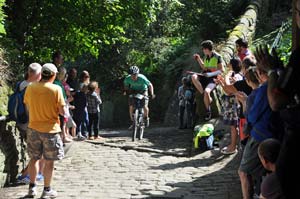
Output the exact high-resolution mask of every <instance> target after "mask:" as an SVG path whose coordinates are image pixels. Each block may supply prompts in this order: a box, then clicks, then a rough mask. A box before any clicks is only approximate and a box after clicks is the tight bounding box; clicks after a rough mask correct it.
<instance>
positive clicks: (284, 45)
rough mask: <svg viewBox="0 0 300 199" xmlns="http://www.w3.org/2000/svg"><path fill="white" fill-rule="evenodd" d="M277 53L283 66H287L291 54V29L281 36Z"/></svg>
mask: <svg viewBox="0 0 300 199" xmlns="http://www.w3.org/2000/svg"><path fill="white" fill-rule="evenodd" d="M277 52H278V55H279V57H280V59H281V60H282V61H283V63H284V65H287V64H288V61H289V59H290V56H291V54H292V28H290V29H289V30H288V31H287V32H285V34H284V35H283V37H282V40H281V44H280V47H279V48H278V49H277Z"/></svg>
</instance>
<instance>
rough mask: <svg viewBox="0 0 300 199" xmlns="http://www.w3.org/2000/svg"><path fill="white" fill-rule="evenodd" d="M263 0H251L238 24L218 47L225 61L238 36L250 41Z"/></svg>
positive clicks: (232, 51)
mask: <svg viewBox="0 0 300 199" xmlns="http://www.w3.org/2000/svg"><path fill="white" fill-rule="evenodd" d="M262 3H263V0H253V1H251V2H250V4H249V6H248V7H247V8H246V11H245V13H244V15H242V16H241V18H240V21H239V23H238V25H237V26H236V27H235V28H234V29H233V30H232V32H231V33H230V34H229V37H228V39H227V41H226V42H225V44H222V45H221V46H219V47H218V48H219V49H220V53H221V55H222V56H223V59H224V61H225V63H226V64H227V63H228V62H229V60H230V59H231V58H232V57H233V55H234V52H235V41H236V40H237V39H239V38H243V39H246V40H247V41H248V42H249V43H251V41H252V38H253V36H254V33H255V27H256V22H257V17H258V13H259V10H260V8H261V6H262Z"/></svg>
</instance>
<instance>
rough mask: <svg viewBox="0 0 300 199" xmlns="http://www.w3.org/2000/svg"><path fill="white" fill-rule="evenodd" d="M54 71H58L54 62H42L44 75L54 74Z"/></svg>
mask: <svg viewBox="0 0 300 199" xmlns="http://www.w3.org/2000/svg"><path fill="white" fill-rule="evenodd" d="M55 73H58V71H57V68H56V66H55V65H54V64H51V63H47V64H44V65H43V67H42V74H43V75H45V76H50V75H54V74H55Z"/></svg>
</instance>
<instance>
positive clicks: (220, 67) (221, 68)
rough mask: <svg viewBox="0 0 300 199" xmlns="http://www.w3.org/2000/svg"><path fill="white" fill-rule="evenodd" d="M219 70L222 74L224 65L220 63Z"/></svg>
mask: <svg viewBox="0 0 300 199" xmlns="http://www.w3.org/2000/svg"><path fill="white" fill-rule="evenodd" d="M218 70H219V71H221V72H222V73H223V72H224V65H223V63H222V62H221V63H218Z"/></svg>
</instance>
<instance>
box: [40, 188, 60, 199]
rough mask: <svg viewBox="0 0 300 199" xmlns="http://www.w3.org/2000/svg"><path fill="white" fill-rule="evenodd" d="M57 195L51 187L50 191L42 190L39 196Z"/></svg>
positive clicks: (53, 196)
mask: <svg viewBox="0 0 300 199" xmlns="http://www.w3.org/2000/svg"><path fill="white" fill-rule="evenodd" d="M56 197H57V192H56V191H54V190H53V189H50V191H45V190H44V191H43V193H42V196H41V198H45V199H46V198H56Z"/></svg>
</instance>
